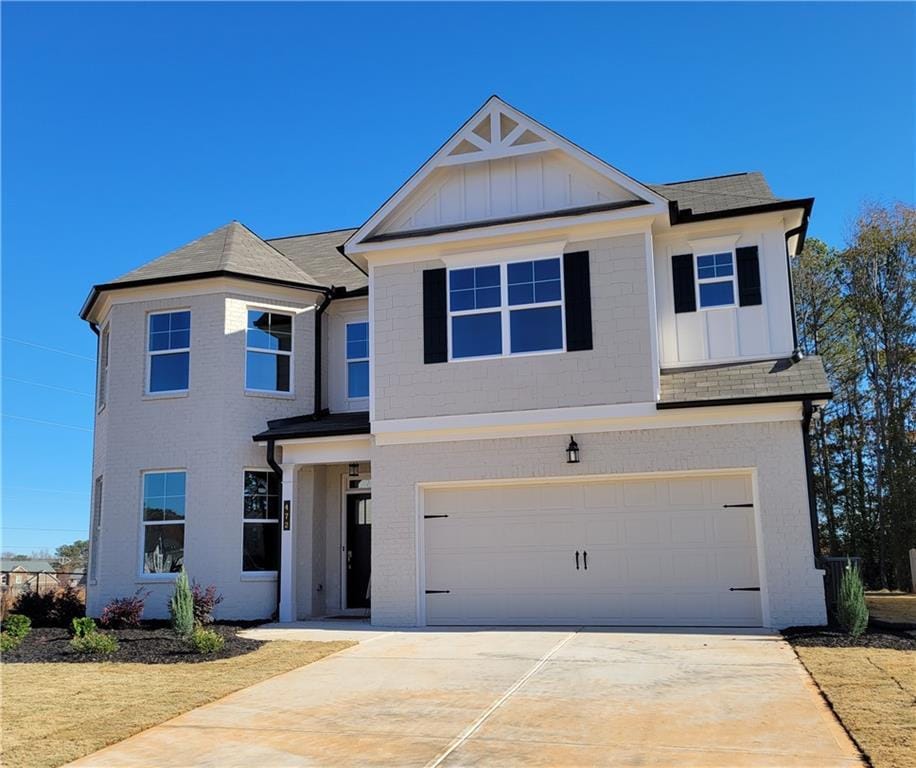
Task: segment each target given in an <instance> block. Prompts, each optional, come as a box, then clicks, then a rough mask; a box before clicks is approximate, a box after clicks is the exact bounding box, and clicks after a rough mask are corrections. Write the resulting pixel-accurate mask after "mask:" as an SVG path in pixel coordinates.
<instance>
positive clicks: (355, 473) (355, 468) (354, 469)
mask: <svg viewBox="0 0 916 768" xmlns="http://www.w3.org/2000/svg"><path fill="white" fill-rule="evenodd" d="M348 474H349V475H350V477H359V464H358V463H355V462H354V463H353V464H351V465H350V468H349V472H348Z"/></svg>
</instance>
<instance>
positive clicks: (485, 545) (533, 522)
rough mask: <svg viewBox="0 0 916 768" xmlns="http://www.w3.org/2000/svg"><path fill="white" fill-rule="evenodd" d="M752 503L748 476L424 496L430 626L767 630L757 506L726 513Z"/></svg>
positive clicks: (463, 489) (455, 490)
mask: <svg viewBox="0 0 916 768" xmlns="http://www.w3.org/2000/svg"><path fill="white" fill-rule="evenodd" d="M752 498H753V491H752V482H751V477H750V476H749V475H709V476H690V477H672V478H659V479H633V480H589V481H581V480H580V481H574V482H555V483H543V482H541V483H538V482H532V483H531V484H505V485H491V486H471V487H467V486H457V487H445V488H438V487H436V488H427V489H425V490H424V495H423V513H424V520H423V525H424V557H425V564H424V565H425V586H424V593H426V592H427V591H429V592H430V593H428V594H424V595H423V596H421V597H422V598H423V599H425V605H426V622H427V624H431V625H449V624H462V625H487V624H516V625H525V624H554V625H570V624H594V625H634V626H635V625H643V626H750V627H756V626H760V625H761V624H762V615H761V600H760V592H758V591H751V590H753V589H755V588H757V587H759V586H760V581H759V579H760V574H759V569H758V557H757V537H756V525H755V517H754V509H753V508H752V507H750V506H745V507H724V506H723V505H725V504H750V503H751V502H752ZM443 515H447V517H442V516H443ZM577 553H578V559H577ZM586 558H587V568H586ZM577 565H578V568H577ZM732 588H735V589H734V590H733V589H732ZM440 590H442V591H440ZM444 590H447V592H446V591H444Z"/></svg>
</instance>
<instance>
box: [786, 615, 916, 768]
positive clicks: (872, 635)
mask: <svg viewBox="0 0 916 768" xmlns="http://www.w3.org/2000/svg"><path fill="white" fill-rule="evenodd" d="M786 635H787V639H788V640H789V641H790V642H791V643H792V644H793V646H794V647H795V652H796V653H797V654H798V657H799V659H801V661H802V663H803V664H804V665H805V667H806V668H807V669H808V671H809V672H810V673H811V676H812V677H813V678H814V680H815V682H816V683H817V685H818V686H819V687H820V689H821V691H822V692H823V693H824V696H826V698H827V700H828V701H829V702H830V705H831V706H832V707H833V709H834V711H835V712H836V714H837V716H838V717H839V718H840V720H841V721H842V723H843V725H844V726H845V727H846V729H847V730H848V731H849V732H850V734H851V735H852V737H853V738H854V739H855V740H856V742H857V743H858V745H859V747H860V749H861V750H862V751H863V752H864V753H865V754H866V755H868V757H869V758H870V760H871V761H872V764H873V765H874V766H875V768H913V766H916V707H914V702H916V638H913V637H911V636H908V635H906V634H903V633H900V634H895V633H886V632H879V631H872V632H868V633H866V634H865V635H863V636H862V637H860V638H859V639H858V640H857V641H851V640H850V639H849V638H847V637H846V636H845V635H843V634H842V633H840V632H835V631H829V630H822V631H817V630H812V631H810V632H798V633H794V632H792V631H789V632H787V633H786ZM850 645H851V647H850Z"/></svg>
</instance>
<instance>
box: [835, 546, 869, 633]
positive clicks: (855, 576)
mask: <svg viewBox="0 0 916 768" xmlns="http://www.w3.org/2000/svg"><path fill="white" fill-rule="evenodd" d="M836 614H837V620H838V621H839V622H840V626H841V627H843V629H845V630H846V631H847V632H848V633H849V634H850V636H852V637H858V636H859V635H861V634H862V633H863V632H864V631H865V627H867V626H868V606H867V605H866V604H865V585H864V584H863V583H862V576H861V574H860V573H859V566H857V565H853V564H852V563H851V562H850V561H849V560H847V561H846V568H845V570H844V572H843V578H842V580H841V581H840V594H839V599H838V600H837V606H836Z"/></svg>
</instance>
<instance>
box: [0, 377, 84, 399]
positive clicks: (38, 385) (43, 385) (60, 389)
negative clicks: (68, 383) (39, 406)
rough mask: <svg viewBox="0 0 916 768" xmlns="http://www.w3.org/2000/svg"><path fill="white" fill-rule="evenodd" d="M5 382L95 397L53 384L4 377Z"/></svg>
mask: <svg viewBox="0 0 916 768" xmlns="http://www.w3.org/2000/svg"><path fill="white" fill-rule="evenodd" d="M3 378H4V379H6V380H7V381H15V382H18V383H19V384H28V385H29V386H30V387H44V388H45V389H56V390H57V391H58V392H69V393H70V394H71V395H82V396H83V397H95V395H93V394H91V393H89V392H80V391H79V390H78V389H67V388H66V387H57V386H55V385H54V384H42V383H41V382H40V381H27V380H26V379H17V378H16V377H15V376H4V377H3Z"/></svg>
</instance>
